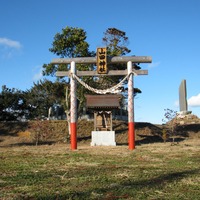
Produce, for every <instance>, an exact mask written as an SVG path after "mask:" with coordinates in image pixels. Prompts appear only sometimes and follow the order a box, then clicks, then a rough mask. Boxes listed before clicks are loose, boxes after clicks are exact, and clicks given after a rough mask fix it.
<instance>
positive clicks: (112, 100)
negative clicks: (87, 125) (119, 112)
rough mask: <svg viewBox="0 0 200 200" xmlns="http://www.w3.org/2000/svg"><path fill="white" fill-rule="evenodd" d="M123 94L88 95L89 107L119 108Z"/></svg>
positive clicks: (87, 104) (87, 103) (87, 102)
mask: <svg viewBox="0 0 200 200" xmlns="http://www.w3.org/2000/svg"><path fill="white" fill-rule="evenodd" d="M121 97H122V96H121V95H86V106H87V107H88V108H119V107H120V103H119V102H120V99H121Z"/></svg>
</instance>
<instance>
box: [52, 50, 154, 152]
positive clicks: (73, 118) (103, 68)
mask: <svg viewBox="0 0 200 200" xmlns="http://www.w3.org/2000/svg"><path fill="white" fill-rule="evenodd" d="M104 50H105V48H98V49H97V57H77V58H57V59H53V60H52V62H51V63H52V64H58V65H59V64H70V66H71V69H70V71H58V72H56V76H60V77H64V76H68V77H70V79H71V81H70V85H71V90H70V98H71V99H70V103H71V106H70V132H71V133H70V136H71V149H72V150H75V149H77V106H76V105H77V98H76V79H75V78H74V77H73V74H75V75H76V76H119V75H127V74H128V75H129V76H128V143H129V149H130V150H133V149H135V125H134V94H133V90H134V89H133V87H134V84H133V77H134V75H147V74H148V70H135V69H133V63H151V62H152V58H151V57H150V56H114V57H108V56H105V57H101V59H99V58H98V55H106V54H104ZM98 52H99V54H98ZM114 63H118V64H120V63H127V69H125V70H109V69H108V68H107V64H114ZM76 64H96V65H97V70H96V71H78V70H76Z"/></svg>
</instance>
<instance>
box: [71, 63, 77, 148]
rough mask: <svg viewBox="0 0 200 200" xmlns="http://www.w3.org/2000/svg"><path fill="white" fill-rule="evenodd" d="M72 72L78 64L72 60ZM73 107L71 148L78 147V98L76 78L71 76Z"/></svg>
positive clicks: (74, 71) (74, 72)
mask: <svg viewBox="0 0 200 200" xmlns="http://www.w3.org/2000/svg"><path fill="white" fill-rule="evenodd" d="M71 73H72V74H76V64H75V62H74V61H72V62H71ZM70 84H71V102H70V103H71V107H70V116H71V121H70V130H71V149H72V150H75V149H77V98H76V80H75V78H73V76H71V82H70Z"/></svg>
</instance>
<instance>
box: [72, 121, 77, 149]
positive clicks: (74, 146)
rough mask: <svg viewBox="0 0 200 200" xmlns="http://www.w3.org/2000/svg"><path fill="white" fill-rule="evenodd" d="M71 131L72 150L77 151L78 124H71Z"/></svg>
mask: <svg viewBox="0 0 200 200" xmlns="http://www.w3.org/2000/svg"><path fill="white" fill-rule="evenodd" d="M70 130H71V149H72V150H75V149H77V133H76V130H77V125H76V123H70Z"/></svg>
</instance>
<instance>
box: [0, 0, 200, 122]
mask: <svg viewBox="0 0 200 200" xmlns="http://www.w3.org/2000/svg"><path fill="white" fill-rule="evenodd" d="M0 3H1V6H0V27H1V28H0V87H1V86H2V85H6V86H7V87H9V88H13V87H14V88H17V89H21V90H26V89H30V88H31V86H33V82H36V81H38V80H39V79H41V78H43V77H42V76H41V67H42V65H43V64H44V63H50V62H51V60H52V59H53V58H56V56H55V55H53V54H52V53H51V52H49V48H50V47H51V44H52V42H53V37H54V35H55V34H56V33H58V32H61V30H62V28H65V27H66V26H71V27H79V28H83V29H84V30H85V31H86V32H87V42H88V43H89V44H90V50H94V51H96V48H97V47H101V46H103V44H102V37H103V33H104V32H105V31H106V30H107V29H108V28H111V27H115V28H118V29H120V30H122V31H125V32H126V35H127V36H128V38H129V45H128V48H129V49H130V50H131V53H130V55H136V56H152V60H153V62H152V63H151V64H141V67H142V69H147V70H148V71H149V75H147V76H136V77H135V78H134V85H135V87H138V88H140V89H141V90H142V94H140V95H138V96H137V98H136V99H135V121H142V122H151V123H162V119H163V118H164V109H166V108H169V109H173V110H176V111H179V107H178V99H179V96H178V88H179V85H180V83H181V81H182V80H183V79H186V82H187V99H188V104H189V110H191V111H192V112H193V114H195V115H197V116H198V117H200V79H199V76H200V21H199V19H200V1H199V0H184V1H183V0H123V1H120V0H110V1H109V0H101V1H97V0H84V1H83V0H73V1H72V0H17V1H15V0H0Z"/></svg>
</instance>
